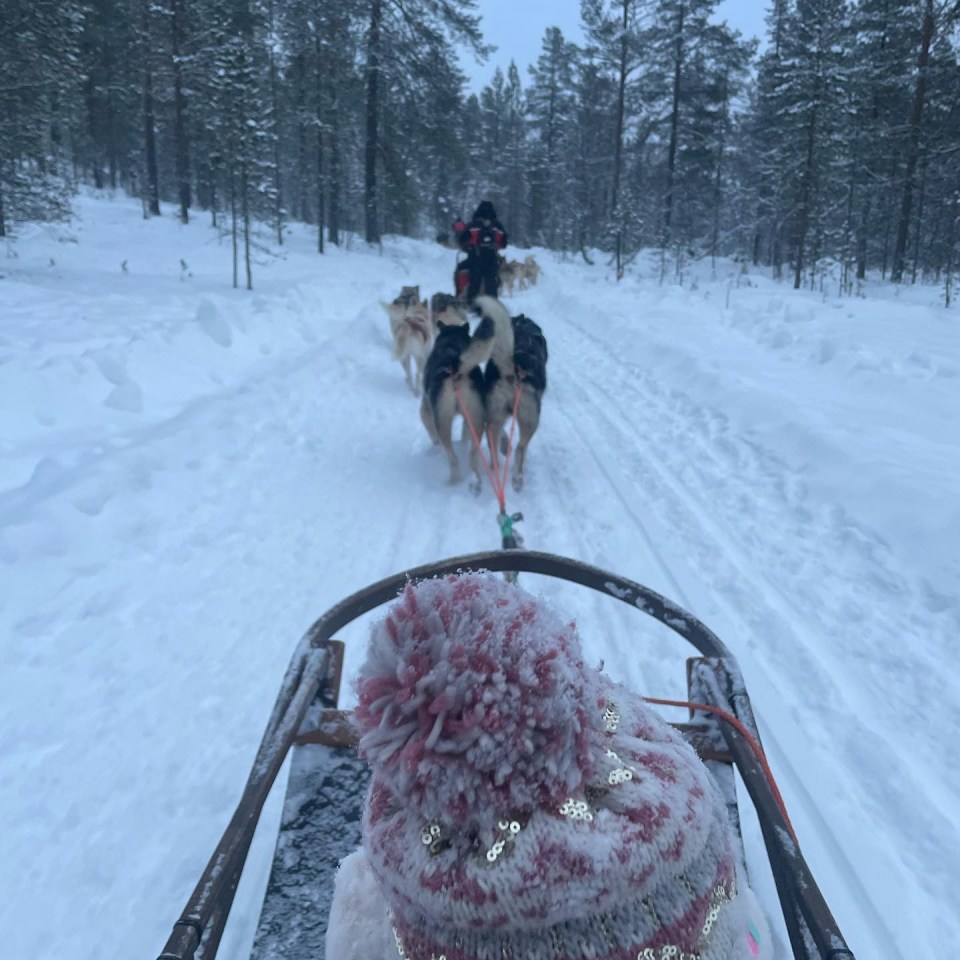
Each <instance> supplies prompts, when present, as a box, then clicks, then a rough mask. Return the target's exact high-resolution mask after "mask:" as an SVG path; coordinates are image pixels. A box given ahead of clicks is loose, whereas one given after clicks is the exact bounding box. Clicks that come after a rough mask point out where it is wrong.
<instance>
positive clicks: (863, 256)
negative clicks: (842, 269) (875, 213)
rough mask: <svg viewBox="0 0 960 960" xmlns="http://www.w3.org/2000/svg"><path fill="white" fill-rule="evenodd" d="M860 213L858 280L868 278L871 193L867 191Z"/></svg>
mask: <svg viewBox="0 0 960 960" xmlns="http://www.w3.org/2000/svg"><path fill="white" fill-rule="evenodd" d="M865 193H866V195H865V197H864V200H863V207H862V208H861V213H860V229H859V230H858V231H857V279H858V280H863V279H864V278H865V277H866V276H867V237H868V236H869V233H868V231H869V229H870V206H871V199H870V191H869V190H867V191H866V192H865Z"/></svg>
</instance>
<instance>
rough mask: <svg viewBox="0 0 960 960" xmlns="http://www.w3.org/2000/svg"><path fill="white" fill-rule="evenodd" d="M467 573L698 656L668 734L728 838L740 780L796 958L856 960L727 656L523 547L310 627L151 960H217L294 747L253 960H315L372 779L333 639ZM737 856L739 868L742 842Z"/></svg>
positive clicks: (446, 569)
mask: <svg viewBox="0 0 960 960" xmlns="http://www.w3.org/2000/svg"><path fill="white" fill-rule="evenodd" d="M466 570H489V571H495V572H504V571H510V572H519V573H534V574H540V575H544V576H549V577H554V578H557V579H561V580H567V581H570V582H572V583H576V584H580V585H582V586H585V587H589V588H591V589H593V590H597V591H599V592H601V593H604V594H607V595H609V596H612V597H614V598H616V599H617V600H620V601H622V602H624V603H627V604H629V605H630V606H632V607H634V608H636V609H637V610H639V611H641V612H643V613H645V614H647V615H648V616H650V617H653V618H654V619H656V620H659V621H660V622H661V623H663V624H665V625H666V626H668V627H669V628H670V629H671V630H673V631H674V632H675V633H677V634H679V635H680V636H681V637H683V638H684V639H685V640H686V641H687V642H688V643H690V644H691V645H692V646H693V647H694V648H696V650H697V651H698V653H699V656H696V657H693V658H691V659H690V660H688V661H687V686H688V690H689V701H690V702H689V704H687V706H688V707H689V708H690V718H689V720H688V721H687V722H686V723H682V724H676V725H675V726H676V727H677V728H678V729H679V730H680V732H681V733H682V734H683V736H684V737H685V738H686V739H687V741H688V742H689V743H690V744H691V745H692V746H693V748H694V749H695V750H696V752H697V754H698V755H699V756H700V758H701V760H702V761H703V763H704V764H706V766H707V768H708V769H709V771H710V773H711V774H712V776H713V777H714V779H715V780H716V781H717V783H718V785H719V787H720V789H721V792H722V794H723V796H724V798H725V800H726V806H727V814H728V817H729V819H730V822H731V825H732V827H733V832H734V835H735V836H736V837H737V838H739V836H740V825H739V808H738V806H737V796H736V789H735V777H734V770H735V769H736V771H737V772H739V774H740V777H741V778H742V780H743V783H744V785H745V786H746V789H747V792H748V794H749V796H750V800H751V802H752V804H753V806H754V807H755V809H756V813H757V816H758V819H759V822H760V826H761V830H762V833H763V840H764V845H765V848H766V853H767V857H768V859H769V864H770V868H771V871H772V873H773V877H774V881H775V883H776V887H777V893H778V896H779V899H780V905H781V907H782V910H783V916H784V921H785V924H786V928H787V931H788V934H789V938H790V946H791V949H792V952H793V956H794V958H795V960H853V956H854V955H853V953H852V952H851V951H850V950H849V949H848V948H847V946H846V943H845V941H844V939H843V937H842V935H841V933H840V930H839V929H838V927H837V924H836V922H835V920H834V918H833V916H832V914H831V913H830V910H829V908H828V906H827V904H826V902H825V901H824V899H823V896H822V894H821V892H820V889H819V887H818V886H817V884H816V882H815V880H814V879H813V876H812V875H811V873H810V870H809V868H808V866H807V864H806V862H805V860H804V858H803V854H802V853H801V851H800V847H799V844H798V843H797V841H796V838H795V836H794V834H793V829H792V827H791V826H790V823H789V820H788V818H787V815H786V811H785V809H784V808H783V806H782V802H781V801H780V798H779V794H778V792H777V789H776V786H775V784H774V783H773V780H772V777H770V776H769V771H767V770H766V763H765V760H764V759H763V754H762V750H761V749H760V748H759V735H758V733H757V729H756V723H755V721H754V717H753V711H752V709H751V706H750V699H749V696H748V694H747V691H746V688H745V686H744V683H743V679H742V677H741V675H740V671H739V668H738V666H737V663H736V660H735V659H734V657H733V655H732V654H731V653H730V651H729V650H728V649H727V648H726V647H725V646H724V645H723V643H722V642H721V641H720V640H719V638H718V637H717V636H716V635H715V634H714V633H713V632H712V631H711V630H710V629H709V628H708V627H706V626H705V625H704V624H703V623H701V622H700V621H699V620H697V619H696V618H695V617H693V616H692V615H691V614H689V613H687V612H686V611H685V610H683V609H682V608H680V607H678V606H677V605H675V604H674V603H672V602H671V601H669V600H667V599H666V598H664V597H663V596H661V595H660V594H658V593H655V592H654V591H652V590H650V589H648V588H646V587H644V586H641V585H640V584H637V583H634V582H633V581H630V580H627V579H625V578H623V577H619V576H616V575H614V574H611V573H608V572H606V571H604V570H601V569H599V568H597V567H593V566H589V565H587V564H583V563H579V562H577V561H574V560H569V559H565V558H562V557H558V556H554V555H552V554H546V553H537V552H531V551H524V550H510V551H497V552H487V553H477V554H472V555H469V556H463V557H455V558H452V559H449V560H443V561H439V562H437V563H432V564H427V565H425V566H422V567H417V568H415V569H411V570H407V571H403V572H401V573H399V574H397V575H395V576H392V577H388V578H387V579H385V580H381V581H379V582H378V583H375V584H373V585H371V586H369V587H367V588H365V589H364V590H361V591H359V592H357V593H355V594H353V595H352V596H350V597H348V598H347V599H345V600H343V601H342V602H340V603H339V604H337V605H336V606H334V607H333V608H332V609H330V610H329V611H328V612H327V613H325V614H324V615H323V616H322V617H321V618H320V619H319V620H317V621H316V623H314V625H313V626H312V627H311V628H310V629H309V630H308V631H307V633H306V635H305V636H304V637H303V639H302V640H301V641H300V643H299V644H298V646H297V648H296V650H295V652H294V656H293V659H292V661H291V664H290V666H289V668H288V670H287V674H286V676H285V677H284V680H283V684H282V686H281V689H280V693H279V695H278V697H277V701H276V703H275V705H274V708H273V712H272V714H271V716H270V720H269V722H268V724H267V728H266V731H265V733H264V736H263V740H262V741H261V744H260V748H259V751H258V753H257V756H256V759H255V761H254V764H253V768H252V770H251V773H250V776H249V779H248V781H247V784H246V788H245V789H244V792H243V795H242V797H241V799H240V803H239V804H238V806H237V810H236V812H235V814H234V816H233V818H232V819H231V821H230V823H229V825H228V827H227V829H226V831H225V833H224V835H223V838H222V839H221V841H220V844H219V845H218V847H217V849H216V850H215V851H214V853H213V856H212V857H211V858H210V861H209V863H208V865H207V868H206V869H205V870H204V872H203V875H202V876H201V877H200V880H199V882H198V883H197V886H196V888H195V890H194V892H193V894H192V896H191V897H190V899H189V900H188V902H187V904H186V907H185V908H184V910H183V913H182V914H181V917H180V919H179V920H177V921H176V923H175V924H174V927H173V932H172V934H171V935H170V938H169V939H168V941H167V943H166V945H165V947H164V949H163V951H162V952H161V953H160V955H159V958H158V960H191V958H193V957H200V956H202V957H203V960H213V958H214V957H216V955H217V949H218V947H219V945H220V940H221V937H222V934H223V931H224V927H225V925H226V922H227V918H228V915H229V913H230V907H231V905H232V903H233V898H234V895H235V893H236V889H237V884H238V883H239V880H240V875H241V873H242V871H243V867H244V863H245V860H246V857H247V853H248V850H249V847H250V842H251V840H252V839H253V833H254V829H255V828H256V825H257V820H258V819H259V816H260V813H261V810H262V808H263V804H264V801H265V800H266V798H267V795H268V793H269V792H270V789H271V786H272V785H273V782H274V780H275V779H276V776H277V774H278V773H279V771H280V767H281V765H282V764H283V761H284V759H285V757H286V756H287V754H288V753H289V752H290V751H291V750H292V759H291V766H290V776H289V781H288V784H287V791H286V798H285V801H284V808H283V815H282V820H281V825H280V832H279V836H278V838H277V845H276V851H275V854H274V860H273V867H272V871H271V876H270V880H269V884H268V886H267V891H266V895H265V897H264V902H263V906H262V909H261V913H260V919H259V923H258V927H257V932H256V937H255V941H254V945H253V951H252V954H251V960H323V958H324V938H325V934H326V927H327V917H328V914H329V908H330V899H331V895H332V890H333V877H334V874H335V872H336V869H337V865H338V863H339V861H340V859H341V858H342V857H344V856H346V855H347V854H348V853H350V852H351V851H352V850H354V849H355V848H356V847H357V846H358V845H359V843H360V819H361V809H362V806H363V798H364V793H365V790H366V785H367V780H368V774H367V771H366V769H365V764H364V762H363V761H362V760H360V759H359V758H358V757H357V753H356V749H355V743H356V734H355V732H354V729H353V726H352V723H351V718H350V715H349V713H346V712H344V711H341V710H338V709H337V699H338V695H339V686H340V674H341V669H342V663H343V649H344V648H343V644H342V643H340V642H339V641H337V640H335V639H334V636H335V634H336V633H337V632H338V631H339V630H341V629H342V628H343V627H345V626H346V625H347V624H349V623H351V622H352V621H354V620H356V619H357V618H358V617H360V616H362V615H363V614H365V613H367V612H369V611H371V610H373V609H375V608H376V607H378V606H380V605H382V604H385V603H389V602H390V601H392V600H394V599H395V598H396V597H397V595H398V593H399V592H400V591H401V590H402V589H403V587H404V586H405V584H406V583H407V582H408V581H410V580H420V579H424V578H428V577H436V576H440V575H446V574H451V573H458V572H463V571H466ZM638 653H640V654H642V649H640V648H638ZM651 702H655V703H656V702H661V703H662V702H665V701H651ZM736 855H737V856H738V857H739V859H740V861H741V865H742V864H743V859H744V854H743V849H742V845H741V847H740V849H738V851H737V854H736ZM329 960H336V958H333V957H331V958H329ZM515 960H521V958H515Z"/></svg>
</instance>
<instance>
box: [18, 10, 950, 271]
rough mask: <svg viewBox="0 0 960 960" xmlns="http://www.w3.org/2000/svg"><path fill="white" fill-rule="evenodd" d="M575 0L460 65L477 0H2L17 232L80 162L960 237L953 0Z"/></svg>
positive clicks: (344, 192) (671, 249) (286, 214)
mask: <svg viewBox="0 0 960 960" xmlns="http://www.w3.org/2000/svg"><path fill="white" fill-rule="evenodd" d="M717 3H718V0H582V3H581V20H582V24H581V26H582V33H583V36H584V38H585V39H584V41H583V42H582V43H572V42H570V41H569V40H568V39H566V38H565V37H564V35H563V33H562V32H561V31H560V30H559V29H557V28H555V27H551V28H549V29H547V30H546V31H545V33H544V36H543V39H542V49H541V53H540V56H539V58H538V60H537V62H536V63H535V64H534V65H532V66H531V67H530V68H529V72H528V75H527V76H526V77H523V76H521V74H520V72H519V70H518V69H517V68H516V66H514V65H511V67H510V69H509V70H508V71H507V73H506V75H504V74H503V72H502V71H500V70H497V71H495V72H494V73H493V76H492V79H491V81H490V83H489V84H487V85H486V86H485V87H484V88H483V89H482V91H481V92H480V93H479V94H474V93H471V92H469V85H468V82H467V76H466V73H465V68H469V69H471V70H476V69H483V68H482V67H478V66H477V64H482V63H483V61H484V58H485V56H486V54H487V53H488V48H487V46H486V45H485V41H484V38H483V35H482V29H481V28H482V25H481V21H480V18H479V16H478V14H477V10H476V4H475V2H474V0H456V2H453V0H0V236H8V235H11V234H13V233H14V232H15V231H16V229H17V226H18V225H19V224H21V223H24V222H29V221H37V220H46V219H54V218H57V217H60V216H63V215H65V214H66V213H67V212H68V211H69V206H70V199H71V196H72V194H73V193H74V192H75V191H76V189H77V187H78V185H79V184H90V185H92V186H93V187H95V188H110V189H123V190H126V191H128V192H129V193H131V194H133V195H135V196H138V197H140V198H141V199H142V201H143V205H144V213H145V215H147V216H149V215H157V214H159V212H160V201H161V200H165V201H170V202H173V203H175V204H176V205H177V209H178V210H179V215H180V217H181V218H182V219H183V220H184V221H186V220H188V219H189V218H190V217H191V216H193V215H195V214H196V213H197V212H199V211H204V212H205V215H207V216H211V217H212V218H213V219H214V222H216V223H217V224H218V225H219V226H221V228H222V229H224V230H225V231H226V232H228V233H229V234H230V236H231V237H232V239H233V250H234V282H235V283H242V282H243V281H244V265H246V282H247V284H248V285H249V283H250V244H251V234H252V231H251V224H252V223H254V222H256V223H260V224H264V223H266V224H269V225H270V226H271V229H272V231H273V233H274V234H275V241H276V242H277V243H282V242H283V233H284V225H285V223H287V222H289V221H290V220H299V221H304V222H306V223H310V224H315V225H316V226H317V234H316V235H317V245H318V249H319V251H320V252H323V250H324V245H325V244H327V243H334V244H336V243H339V242H341V240H342V238H343V236H344V233H345V232H347V231H348V232H355V233H358V234H360V235H361V236H363V237H365V238H366V240H367V241H369V242H378V241H379V239H380V237H381V235H382V234H384V233H400V234H407V235H413V236H421V237H423V236H429V237H434V236H437V235H439V234H442V233H443V232H444V231H445V230H447V229H448V228H449V223H450V221H451V220H452V219H453V218H454V216H455V215H458V214H467V215H469V213H470V210H471V208H472V206H473V205H474V204H475V202H476V201H477V200H478V199H480V198H489V199H492V200H493V201H494V202H495V203H496V205H497V209H498V211H499V212H500V214H501V218H502V219H503V221H504V222H505V223H506V224H507V225H508V229H509V231H510V234H511V238H512V240H513V241H514V242H516V243H518V244H521V245H525V244H541V245H543V246H546V247H549V248H552V249H555V250H564V251H570V252H577V251H589V250H591V249H597V248H599V249H601V250H607V251H614V250H619V251H620V252H621V254H622V255H623V256H624V257H625V258H628V257H629V256H630V255H631V254H633V253H635V252H636V251H638V250H642V249H651V248H653V249H661V250H663V251H664V252H665V253H667V254H669V255H670V256H671V257H673V256H676V257H678V258H685V257H701V256H721V255H722V256H736V257H739V258H741V259H743V260H744V261H747V262H751V263H756V264H763V265H768V266H769V267H771V268H772V270H773V272H774V274H775V275H777V276H787V277H789V278H790V279H791V280H792V281H793V282H794V284H795V285H797V286H800V285H802V284H804V283H808V282H812V280H813V278H815V276H816V273H817V270H818V267H821V266H822V265H824V264H830V265H831V266H835V265H839V267H840V268H841V271H842V276H843V282H844V283H845V284H846V285H847V287H848V289H852V287H853V285H854V283H855V280H856V278H858V277H861V278H862V277H863V276H864V275H865V274H866V272H867V271H868V270H870V271H878V272H880V273H881V274H882V275H883V276H884V277H889V278H890V279H892V280H893V281H895V282H911V281H917V280H922V279H939V278H941V277H942V276H945V275H949V274H950V272H951V271H952V270H954V269H955V260H956V258H957V254H958V249H960V103H958V101H960V63H958V49H960V46H958V23H960V0H949V2H947V0H856V2H850V0H774V2H773V3H772V4H771V5H770V7H769V10H768V12H767V17H766V37H765V40H764V43H763V44H762V45H761V46H760V47H759V50H758V45H757V43H756V42H755V41H747V40H744V39H743V38H742V37H741V36H740V35H739V34H738V33H736V32H735V31H733V30H731V29H730V28H729V27H728V26H727V25H726V24H724V23H718V22H716V18H715V11H716V7H717Z"/></svg>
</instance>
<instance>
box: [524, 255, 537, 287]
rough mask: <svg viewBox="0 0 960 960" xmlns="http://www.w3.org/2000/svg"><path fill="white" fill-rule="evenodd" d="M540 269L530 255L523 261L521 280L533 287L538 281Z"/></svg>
mask: <svg viewBox="0 0 960 960" xmlns="http://www.w3.org/2000/svg"><path fill="white" fill-rule="evenodd" d="M540 269H541V267H540V264H539V263H537V261H536V260H535V259H534V256H533V254H532V253H531V254H530V256H529V257H525V258H524V261H523V279H524V281H525V283H529V284H530V285H531V286H534V287H535V286H536V285H537V280H539V279H540Z"/></svg>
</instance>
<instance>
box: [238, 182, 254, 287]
mask: <svg viewBox="0 0 960 960" xmlns="http://www.w3.org/2000/svg"><path fill="white" fill-rule="evenodd" d="M247 192H248V191H247V167H246V164H242V165H241V166H240V204H241V209H242V211H243V262H244V265H245V266H246V268H247V289H248V290H252V289H253V271H252V270H251V267H250V206H249V202H248V197H247Z"/></svg>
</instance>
